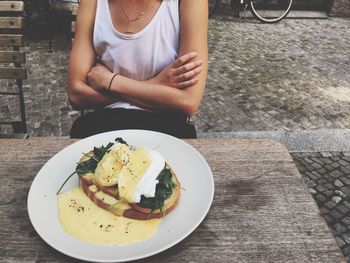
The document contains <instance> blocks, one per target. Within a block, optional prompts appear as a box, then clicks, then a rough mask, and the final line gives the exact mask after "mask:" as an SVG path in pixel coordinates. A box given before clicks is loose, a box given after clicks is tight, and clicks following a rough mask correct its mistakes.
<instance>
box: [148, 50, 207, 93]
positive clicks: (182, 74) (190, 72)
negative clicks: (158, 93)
mask: <svg viewBox="0 0 350 263" xmlns="http://www.w3.org/2000/svg"><path fill="white" fill-rule="evenodd" d="M196 57H197V53H196V52H191V53H188V54H186V55H183V56H181V57H179V58H178V59H176V60H175V61H174V62H173V63H171V64H170V65H168V66H167V67H166V68H164V69H163V70H162V71H161V72H160V73H159V74H158V75H157V76H155V77H154V78H152V79H150V80H149V81H150V82H151V83H157V84H164V85H167V86H171V87H174V88H177V89H186V88H188V87H190V86H193V85H194V84H196V83H197V82H198V78H196V76H197V75H198V74H199V73H200V72H201V71H202V67H201V65H202V64H203V61H202V60H195V61H192V60H193V59H194V58H196ZM191 61H192V62H191Z"/></svg>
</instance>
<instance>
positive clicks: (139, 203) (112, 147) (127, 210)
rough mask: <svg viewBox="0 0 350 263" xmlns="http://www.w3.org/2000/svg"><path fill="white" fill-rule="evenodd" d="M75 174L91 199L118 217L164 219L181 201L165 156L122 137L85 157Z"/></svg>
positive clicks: (174, 176) (175, 181) (177, 186)
mask: <svg viewBox="0 0 350 263" xmlns="http://www.w3.org/2000/svg"><path fill="white" fill-rule="evenodd" d="M76 172H77V174H78V175H79V178H80V182H81V186H82V189H83V190H84V193H85V194H86V195H87V196H88V197H89V199H90V200H92V201H93V202H94V203H95V204H96V205H97V206H99V207H101V208H103V209H105V210H108V211H109V212H112V213H113V214H115V215H118V216H123V217H127V218H131V219H138V220H148V219H153V218H161V217H163V216H164V215H166V214H168V213H169V212H171V211H172V210H173V209H174V208H175V207H176V205H177V203H178V201H179V198H180V183H179V181H178V179H177V177H176V175H175V173H174V172H173V170H172V169H171V167H170V166H169V165H168V164H167V163H166V161H165V160H164V158H163V156H162V155H161V154H159V153H158V152H156V151H154V150H152V149H149V148H138V147H134V146H130V145H128V144H127V143H126V142H125V141H123V140H122V139H121V138H117V139H116V143H115V144H109V145H107V146H106V147H103V146H102V147H101V148H95V149H94V150H93V151H91V152H89V153H88V154H85V155H84V156H83V157H82V158H81V160H80V161H79V164H78V166H77V168H76Z"/></svg>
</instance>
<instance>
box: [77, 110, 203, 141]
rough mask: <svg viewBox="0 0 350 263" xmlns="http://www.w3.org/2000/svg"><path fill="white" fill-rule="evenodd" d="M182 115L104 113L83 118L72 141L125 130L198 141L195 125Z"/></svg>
mask: <svg viewBox="0 0 350 263" xmlns="http://www.w3.org/2000/svg"><path fill="white" fill-rule="evenodd" d="M187 119H188V118H187V117H186V115H185V114H183V113H180V112H149V111H143V110H129V109H103V110H97V111H95V112H89V113H87V114H85V115H82V116H80V117H79V118H78V119H76V120H75V122H74V123H73V125H72V129H71V131H70V136H71V138H86V137H89V136H91V135H94V134H98V133H102V132H107V131H114V130H125V129H142V130H151V131H158V132H162V133H166V134H169V135H172V136H175V137H177V138H196V137H197V134H196V129H195V127H194V125H192V124H189V123H188V120H187Z"/></svg>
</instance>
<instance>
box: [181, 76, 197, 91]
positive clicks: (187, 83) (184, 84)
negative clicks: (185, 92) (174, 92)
mask: <svg viewBox="0 0 350 263" xmlns="http://www.w3.org/2000/svg"><path fill="white" fill-rule="evenodd" d="M197 82H198V79H197V78H195V79H191V80H187V81H183V82H179V83H178V84H177V85H176V87H177V88H178V89H186V88H188V87H191V86H193V85H195V84H196V83H197Z"/></svg>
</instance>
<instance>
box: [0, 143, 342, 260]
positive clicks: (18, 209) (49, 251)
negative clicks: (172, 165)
mask: <svg viewBox="0 0 350 263" xmlns="http://www.w3.org/2000/svg"><path fill="white" fill-rule="evenodd" d="M72 142H73V140H70V139H58V138H41V139H27V140H16V139H12V140H11V139H7V140H6V139H3V140H0V152H1V155H0V225H1V231H0V261H1V262H5V261H6V262H77V260H75V259H71V258H69V257H67V256H65V255H63V254H61V253H59V252H57V251H56V250H54V249H53V248H51V247H50V246H48V245H47V244H46V243H45V242H44V241H43V240H41V238H40V237H39V236H38V235H37V234H36V232H35V230H34V229H33V227H32V225H31V223H30V221H29V218H28V213H27V206H26V201H27V195H28V190H29V187H30V185H31V182H32V180H33V179H34V177H35V175H36V174H37V172H38V171H39V169H40V168H41V167H42V166H43V165H44V163H45V162H46V161H47V160H48V159H49V158H50V157H52V156H53V155H54V154H55V153H57V152H58V151H60V150H61V149H63V148H64V147H65V146H67V145H69V144H71V143H72ZM187 142H188V143H190V144H192V145H193V146H194V147H195V148H196V149H198V150H199V151H200V152H201V153H202V154H203V156H204V157H205V158H206V160H207V161H208V163H209V165H210V167H211V169H212V171H213V174H214V178H215V187H216V189H215V198H214V202H213V204H212V207H211V209H210V211H209V214H208V215H207V217H206V219H205V220H204V221H203V223H202V224H201V225H200V226H199V227H198V228H197V229H196V230H195V231H194V232H193V233H192V234H191V235H190V236H189V237H187V238H186V239H185V240H184V241H182V242H181V243H179V244H178V245H176V246H175V247H173V248H171V249H169V250H167V251H165V252H163V253H161V254H159V255H156V256H153V257H150V258H148V259H146V260H144V261H143V262H184V263H185V262H254V263H255V262H332V263H334V262H345V259H344V257H343V256H342V254H341V252H340V250H339V248H338V247H337V245H336V242H335V240H334V238H333V236H332V234H331V233H330V231H329V229H328V227H327V225H326V223H325V222H324V220H323V219H322V217H321V216H320V214H319V210H318V208H317V206H316V204H315V202H314V200H313V199H312V197H311V195H310V194H309V193H308V190H307V188H306V187H305V185H304V184H303V182H302V178H301V176H300V174H299V172H298V170H297V168H296V166H295V165H294V163H293V160H292V158H291V157H290V155H289V153H288V151H287V149H286V148H285V146H284V145H282V144H280V143H279V142H275V141H270V140H230V139H225V140H204V139H202V140H188V141H187ZM44 212H45V211H43V213H44Z"/></svg>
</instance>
